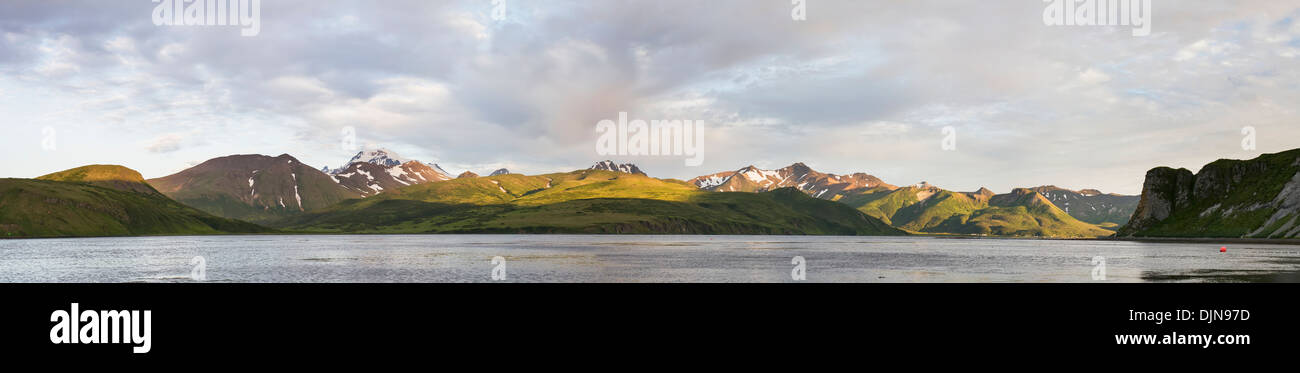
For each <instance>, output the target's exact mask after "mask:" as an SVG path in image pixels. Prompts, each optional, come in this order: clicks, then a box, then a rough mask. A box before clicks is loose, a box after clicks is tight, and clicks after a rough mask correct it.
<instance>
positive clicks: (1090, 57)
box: [0, 0, 1300, 194]
mask: <svg viewBox="0 0 1300 373" xmlns="http://www.w3.org/2000/svg"><path fill="white" fill-rule="evenodd" d="M807 1H808V2H807V8H806V9H807V19H806V20H804V21H796V20H793V19H792V17H791V11H792V7H793V6H792V4H791V1H790V0H734V1H730V0H710V1H664V0H643V1H618V0H600V1H589V0H588V1H538V0H527V1H521V0H504V4H505V8H504V9H505V12H504V15H505V17H504V19H500V20H498V19H496V17H494V13H493V11H494V4H493V2H492V1H491V0H466V1H438V0H433V1H429V0H413V1H393V0H384V1H330V0H323V1H288V0H264V1H261V22H260V26H261V29H260V33H258V35H256V36H251V37H245V36H242V35H241V32H240V29H239V28H237V27H230V26H210V27H203V26H184V27H176V26H165V25H164V26H157V25H155V24H154V22H153V17H152V13H153V11H154V7H155V5H156V4H155V3H153V2H151V1H150V0H116V1H44V0H6V1H3V2H0V128H2V129H3V133H4V135H3V136H0V152H3V154H4V157H3V159H4V162H0V177H34V176H39V175H42V174H45V173H48V172H52V171H58V170H61V169H66V168H71V167H76V166H80V165H85V164H122V165H125V166H128V167H131V168H134V169H137V170H139V171H141V172H142V173H143V174H144V175H145V176H146V177H160V176H165V175H168V174H171V173H174V172H177V171H180V170H182V169H184V168H187V167H190V166H192V165H195V164H198V163H199V162H202V161H204V160H206V159H209V158H213V157H218V156H223V155H230V154H267V155H279V154H283V153H288V154H291V155H294V156H296V157H298V158H299V159H300V160H302V161H303V162H306V163H308V164H312V165H316V166H318V167H319V166H325V165H328V166H337V165H338V164H340V163H342V162H344V161H345V160H347V159H348V158H349V157H351V155H352V154H351V153H352V152H350V151H347V150H345V149H343V148H342V147H341V146H340V145H341V137H342V131H343V128H345V127H349V126H350V127H353V128H355V130H356V135H357V139H358V140H357V141H358V142H359V143H360V145H363V146H367V145H368V146H382V147H386V148H389V149H392V150H394V151H396V152H397V153H400V154H402V155H403V156H405V157H407V158H414V159H419V160H423V161H427V162H436V163H438V164H440V165H442V166H443V168H445V169H447V170H448V171H451V172H453V173H459V172H461V171H464V170H470V171H475V172H478V173H484V172H488V171H491V170H492V169H495V168H498V167H507V168H510V169H511V170H513V171H516V172H523V173H529V174H536V173H547V172H557V171H568V170H573V169H578V168H585V167H587V166H589V165H590V164H591V163H593V162H595V161H597V160H600V159H604V158H613V159H614V160H616V161H624V162H635V163H637V164H638V165H640V166H641V167H642V168H643V169H645V170H646V171H647V172H649V173H650V174H651V176H656V177H673V178H682V179H685V178H690V177H694V176H698V175H703V174H709V173H713V172H717V171H723V170H734V169H737V168H740V167H743V166H746V165H750V164H753V165H757V166H759V167H765V168H777V167H782V166H786V165H789V164H791V163H794V162H804V163H806V164H808V165H809V166H811V167H813V168H815V169H818V170H820V171H823V172H831V173H849V172H867V173H870V174H873V175H876V176H879V177H881V178H883V179H884V180H885V181H886V182H890V183H893V184H899V185H904V184H913V183H916V182H920V181H923V180H924V181H929V182H931V183H933V184H936V185H939V186H941V187H945V188H948V189H954V190H974V189H977V188H979V187H981V186H986V187H989V188H991V189H993V190H994V191H997V192H1006V191H1008V190H1009V189H1010V188H1013V187H1020V186H1036V185H1044V184H1055V185H1059V186H1063V187H1070V188H1076V189H1079V188H1100V189H1102V190H1103V191H1107V192H1119V193H1128V194H1137V193H1139V192H1140V191H1141V184H1142V177H1143V174H1144V173H1145V171H1146V170H1147V169H1149V168H1151V167H1154V166H1160V165H1166V166H1175V167H1187V168H1190V169H1192V170H1197V169H1198V168H1199V167H1200V166H1201V165H1203V164H1204V163H1207V162H1209V161H1213V160H1215V159H1219V158H1250V157H1254V156H1256V155H1258V154H1260V153H1266V152H1276V151H1281V150H1286V149H1291V148H1297V147H1300V114H1298V113H1297V110H1298V109H1300V22H1297V17H1300V1H1295V0H1287V1H1277V0H1267V1H1239V0H1222V1H1219V0H1205V1H1168V0H1153V1H1154V2H1153V5H1152V8H1153V15H1152V29H1151V30H1152V31H1151V35H1149V36H1145V37H1135V36H1133V35H1132V32H1131V30H1132V27H1130V26H1113V27H1112V26H1073V27H1070V26H1047V25H1045V24H1044V22H1043V11H1044V7H1045V3H1044V2H1043V1H1040V0H1002V1H947V0H935V1H905V2H900V1H837V0H807ZM619 112H627V113H629V116H630V117H632V118H640V119H646V120H651V119H684V120H700V121H703V122H704V123H705V128H706V129H705V132H704V139H703V141H704V142H703V144H704V146H705V149H704V164H703V165H702V166H700V167H686V166H685V165H684V162H683V160H682V158H681V157H617V156H615V157H604V156H601V155H599V154H597V153H596V148H595V140H596V137H597V136H596V132H595V125H596V123H597V122H599V121H600V120H602V119H616V118H617V117H618V113H619ZM947 126H951V127H953V128H954V129H956V145H957V148H956V149H955V150H951V151H945V150H943V149H942V148H941V142H942V141H943V139H944V135H943V133H942V129H943V128H944V127H947ZM1245 126H1251V127H1254V128H1255V129H1256V133H1257V149H1255V150H1245V149H1243V148H1242V138H1243V135H1242V134H1241V132H1242V128H1243V127H1245ZM51 145H52V146H51Z"/></svg>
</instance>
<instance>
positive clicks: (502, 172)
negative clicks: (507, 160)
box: [488, 168, 510, 176]
mask: <svg viewBox="0 0 1300 373" xmlns="http://www.w3.org/2000/svg"><path fill="white" fill-rule="evenodd" d="M509 174H510V170H507V169H504V168H502V169H497V170H496V171H492V173H491V174H489V175H488V176H501V175H509Z"/></svg>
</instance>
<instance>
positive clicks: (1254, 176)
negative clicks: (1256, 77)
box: [1119, 149, 1300, 238]
mask: <svg viewBox="0 0 1300 373" xmlns="http://www.w3.org/2000/svg"><path fill="white" fill-rule="evenodd" d="M1297 219H1300V149H1295V150H1290V151H1286V152H1282V153H1275V154H1265V155H1261V156H1259V157H1258V158H1255V159H1251V160H1244V161H1243V160H1226V159H1222V160H1218V161H1215V162H1213V163H1210V164H1208V165H1205V167H1203V168H1201V171H1200V172H1198V173H1196V174H1192V172H1191V171H1189V170H1186V169H1177V170H1175V169H1172V168H1168V167H1159V168H1155V169H1152V170H1151V171H1149V172H1147V176H1146V182H1145V183H1144V184H1143V188H1142V201H1141V202H1140V203H1139V204H1138V208H1137V211H1136V212H1135V213H1134V215H1133V219H1132V221H1130V222H1129V224H1127V225H1125V226H1124V227H1123V228H1121V229H1120V230H1119V235H1120V236H1125V237H1223V238H1227V237H1248V238H1296V237H1300V226H1297V223H1300V222H1298V221H1297Z"/></svg>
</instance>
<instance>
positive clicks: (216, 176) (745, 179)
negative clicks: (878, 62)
mask: <svg viewBox="0 0 1300 373" xmlns="http://www.w3.org/2000/svg"><path fill="white" fill-rule="evenodd" d="M485 174H487V176H479V175H477V174H474V173H472V172H465V173H462V174H460V175H457V176H452V175H451V174H449V173H447V172H446V171H444V170H443V169H442V168H441V167H440V166H438V165H437V164H434V163H424V162H420V161H417V160H409V159H404V158H401V157H400V156H398V155H396V154H394V153H393V152H391V151H388V150H383V149H375V150H366V151H362V152H360V153H358V154H357V155H356V156H354V157H353V158H352V159H350V160H348V161H347V162H345V163H344V164H342V165H340V166H339V167H328V166H326V167H319V168H318V167H313V166H308V165H306V164H303V163H301V162H300V161H298V160H297V159H296V158H294V157H292V156H290V155H287V154H286V155H280V156H275V157H272V156H264V155H233V156H227V157H220V158H214V159H211V160H208V161H206V162H203V163H201V164H199V165H197V166H194V167H192V168H190V169H186V170H184V171H181V172H179V173H176V174H174V175H169V176H165V177H161V178H156V179H149V180H145V179H143V178H142V177H141V175H140V174H139V173H138V172H135V171H133V170H131V169H128V168H126V167H122V166H109V165H93V166H85V167H80V168H76V169H72V170H66V171H61V172H56V173H52V174H49V175H45V176H42V177H38V178H36V179H0V237H4V238H32V237H86V236H139V235H204V234H265V233H279V234H283V233H293V234H419V233H489V234H506V233H511V234H515V233H524V234H549V233H557V234H558V233H564V234H714V235H739V234H746V235H747V234H755V235H868V236H870V235H881V236H884V235H916V234H920V235H937V236H951V237H1023V238H1060V239H1067V238H1068V239H1095V238H1103V237H1118V238H1135V239H1136V238H1161V237H1165V238H1197V237H1213V238H1254V239H1293V238H1297V237H1298V236H1300V225H1297V223H1300V222H1297V219H1300V213H1298V212H1297V211H1298V210H1300V149H1297V150H1292V151H1287V152H1282V153H1277V154H1266V155H1263V156H1260V157H1259V158H1256V159H1253V160H1220V161H1216V162H1214V163H1211V164H1209V165H1206V166H1205V167H1204V168H1202V169H1201V170H1200V171H1199V172H1198V173H1195V174H1194V173H1192V172H1191V171H1189V170H1185V169H1179V170H1174V169H1169V168H1163V167H1158V168H1155V169H1152V170H1151V171H1150V172H1148V174H1147V177H1146V180H1145V183H1144V188H1143V193H1142V195H1141V196H1125V195H1117V194H1106V193H1102V192H1101V191H1098V190H1091V189H1083V190H1070V189H1065V188H1058V187H1055V186H1038V187H1026V188H1017V189H1014V190H1011V191H1009V192H1007V193H1002V194H998V193H995V192H993V191H991V190H988V189H985V188H981V189H980V190H977V191H971V192H960V191H951V190H946V189H943V188H940V187H938V186H935V185H930V184H928V183H925V182H921V183H918V184H913V185H906V186H895V185H891V184H888V183H886V182H885V181H884V180H881V179H880V178H877V177H875V176H872V175H869V174H865V173H854V174H849V175H836V174H828V173H822V172H818V171H816V170H814V169H812V168H811V167H809V166H807V165H805V164H803V163H795V164H792V165H790V166H787V167H784V168H780V169H775V170H763V169H759V168H756V167H753V166H748V167H743V168H740V169H737V170H734V171H722V172H717V173H713V174H709V175H703V176H700V177H697V178H694V179H691V180H685V181H683V180H675V179H659V178H654V177H651V176H649V175H647V174H646V173H645V172H644V171H643V170H641V169H640V168H639V167H637V166H635V165H632V164H617V163H614V162H612V161H604V162H599V163H596V164H595V165H593V166H591V167H590V168H588V169H583V170H573V171H568V172H558V173H551V174H544V175H521V174H516V173H512V172H510V171H509V170H505V169H499V170H495V171H491V172H485Z"/></svg>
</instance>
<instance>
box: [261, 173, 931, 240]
mask: <svg viewBox="0 0 1300 373" xmlns="http://www.w3.org/2000/svg"><path fill="white" fill-rule="evenodd" d="M274 224H275V225H277V226H282V227H286V228H290V229H295V230H302V231H307V232H346V233H646V234H834V235H901V234H905V233H904V232H902V231H900V230H897V229H894V228H892V227H889V226H888V225H887V224H885V223H883V222H881V221H880V220H878V219H875V218H872V217H869V216H867V215H865V214H862V213H860V212H858V211H855V210H853V209H852V208H849V207H847V206H844V205H842V204H837V203H834V202H829V201H823V200H818V199H815V198H812V197H809V196H807V195H805V194H803V193H801V192H798V191H795V190H793V189H779V190H774V191H771V192H766V193H713V192H705V191H701V190H699V189H697V188H695V187H694V186H692V185H690V184H687V183H685V182H681V181H676V180H660V179H654V178H650V177H646V176H643V175H634V174H626V173H618V172H609V171H599V170H584V171H574V172H569V173H559V174H550V175H541V176H524V175H516V174H509V175H499V176H491V177H480V178H462V179H455V180H449V181H443V182H437V183H430V184H423V185H415V186H411V187H406V188H402V189H399V190H394V191H389V192H386V193H383V194H380V195H377V196H374V197H370V198H366V199H354V200H348V201H345V202H343V203H340V204H338V205H336V206H334V207H331V208H329V209H326V210H323V211H320V212H316V213H309V214H305V215H301V216H296V217H290V218H288V219H285V220H282V221H279V222H276V223H274Z"/></svg>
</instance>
